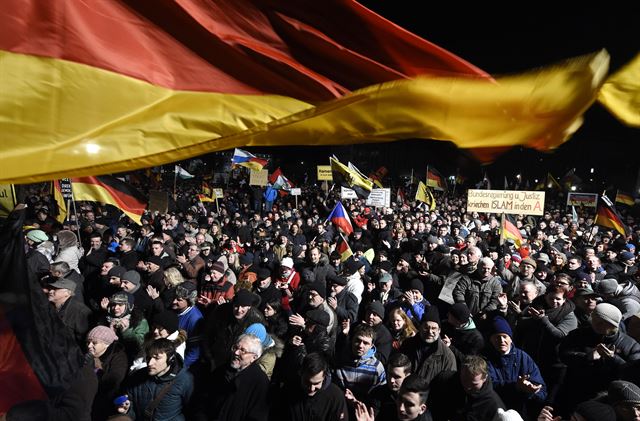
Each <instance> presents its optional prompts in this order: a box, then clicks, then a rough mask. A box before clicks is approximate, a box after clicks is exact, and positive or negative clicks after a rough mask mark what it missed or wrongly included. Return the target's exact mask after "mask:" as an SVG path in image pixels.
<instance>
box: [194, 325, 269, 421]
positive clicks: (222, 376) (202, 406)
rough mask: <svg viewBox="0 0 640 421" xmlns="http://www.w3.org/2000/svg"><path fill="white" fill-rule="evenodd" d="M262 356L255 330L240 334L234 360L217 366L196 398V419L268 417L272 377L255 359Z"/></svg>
mask: <svg viewBox="0 0 640 421" xmlns="http://www.w3.org/2000/svg"><path fill="white" fill-rule="evenodd" d="M261 356H262V342H261V341H260V339H258V337H256V336H254V335H251V334H244V335H240V336H239V337H238V339H237V340H236V342H235V343H234V344H233V346H232V347H231V360H230V361H229V362H228V363H227V364H224V365H221V366H220V367H218V368H216V369H215V371H214V372H213V373H212V374H211V376H210V378H209V379H204V381H203V383H202V385H203V387H204V388H205V390H204V391H203V393H202V394H201V395H200V396H196V397H195V399H194V400H193V402H194V405H195V408H194V415H193V419H194V420H197V421H205V420H247V419H250V420H256V421H260V420H265V421H266V420H267V417H268V415H269V407H268V404H267V391H268V388H269V379H268V378H267V375H266V374H264V371H262V369H260V366H259V365H258V364H255V362H256V361H257V360H258V359H259V358H260V357H261Z"/></svg>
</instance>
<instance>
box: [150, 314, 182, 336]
mask: <svg viewBox="0 0 640 421" xmlns="http://www.w3.org/2000/svg"><path fill="white" fill-rule="evenodd" d="M152 326H158V327H161V328H163V329H165V330H166V331H167V332H169V333H173V332H175V331H176V330H178V315H177V314H176V313H175V312H173V311H169V310H165V311H163V312H161V313H158V314H156V315H155V316H153V323H152Z"/></svg>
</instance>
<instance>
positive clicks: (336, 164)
mask: <svg viewBox="0 0 640 421" xmlns="http://www.w3.org/2000/svg"><path fill="white" fill-rule="evenodd" d="M329 162H330V163H331V173H332V175H333V181H334V182H335V183H336V184H338V185H340V186H344V187H347V188H350V189H352V190H353V191H355V192H356V194H357V195H358V197H360V198H363V199H366V198H368V197H369V194H370V193H371V190H372V189H373V182H372V181H371V180H369V179H368V178H367V177H365V176H363V175H362V174H360V172H359V171H356V170H354V169H353V168H351V166H347V165H344V164H343V163H342V162H340V161H338V158H336V157H334V156H332V157H331V158H329Z"/></svg>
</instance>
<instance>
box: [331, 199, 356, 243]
mask: <svg viewBox="0 0 640 421" xmlns="http://www.w3.org/2000/svg"><path fill="white" fill-rule="evenodd" d="M327 221H331V222H333V225H335V226H336V227H338V229H339V230H340V231H342V233H343V234H345V235H351V233H352V232H353V225H352V224H351V219H350V218H349V215H348V214H347V210H346V209H345V208H344V206H343V205H342V202H338V203H336V205H335V206H334V208H333V210H332V211H331V213H330V214H329V216H328V217H327ZM325 223H326V221H325Z"/></svg>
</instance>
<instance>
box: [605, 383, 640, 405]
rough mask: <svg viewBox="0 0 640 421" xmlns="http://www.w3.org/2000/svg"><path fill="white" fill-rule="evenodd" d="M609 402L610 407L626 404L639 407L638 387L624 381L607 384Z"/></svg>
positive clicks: (639, 393)
mask: <svg viewBox="0 0 640 421" xmlns="http://www.w3.org/2000/svg"><path fill="white" fill-rule="evenodd" d="M609 402H611V405H618V404H621V403H628V404H633V405H640V387H638V386H636V385H635V384H633V383H631V382H626V381H624V380H615V381H612V382H611V383H609Z"/></svg>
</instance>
